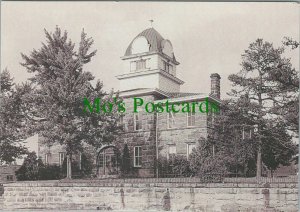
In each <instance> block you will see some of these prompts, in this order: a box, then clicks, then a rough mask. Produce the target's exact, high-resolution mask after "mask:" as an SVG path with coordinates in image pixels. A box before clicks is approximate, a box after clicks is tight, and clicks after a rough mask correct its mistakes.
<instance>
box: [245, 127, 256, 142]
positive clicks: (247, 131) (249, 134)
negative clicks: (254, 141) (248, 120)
mask: <svg viewBox="0 0 300 212" xmlns="http://www.w3.org/2000/svg"><path fill="white" fill-rule="evenodd" d="M252 131H253V129H252V128H251V127H243V128H242V139H243V140H245V139H251V138H252V134H253V132H252Z"/></svg>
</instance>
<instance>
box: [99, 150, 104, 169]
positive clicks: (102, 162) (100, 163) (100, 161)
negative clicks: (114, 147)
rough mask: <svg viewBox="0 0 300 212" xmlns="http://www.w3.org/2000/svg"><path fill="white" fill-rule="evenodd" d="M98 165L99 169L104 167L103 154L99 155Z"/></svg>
mask: <svg viewBox="0 0 300 212" xmlns="http://www.w3.org/2000/svg"><path fill="white" fill-rule="evenodd" d="M98 165H99V167H100V168H103V167H104V154H103V153H100V155H99V164H98Z"/></svg>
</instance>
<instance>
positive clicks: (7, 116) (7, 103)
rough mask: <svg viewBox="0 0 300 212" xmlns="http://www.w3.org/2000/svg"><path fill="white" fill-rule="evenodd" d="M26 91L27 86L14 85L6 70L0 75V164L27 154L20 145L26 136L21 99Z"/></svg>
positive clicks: (24, 148)
mask: <svg viewBox="0 0 300 212" xmlns="http://www.w3.org/2000/svg"><path fill="white" fill-rule="evenodd" d="M28 89H29V86H28V85H27V84H23V85H15V84H14V83H13V79H12V78H11V76H10V74H9V71H8V70H7V69H5V70H4V71H3V72H2V73H0V91H1V93H0V104H1V105H0V164H2V163H11V162H13V161H15V160H16V159H17V158H19V157H21V156H22V155H24V154H26V153H27V149H26V147H25V146H24V145H23V144H22V141H23V140H24V139H25V138H26V136H27V133H26V130H25V128H26V119H25V117H24V108H23V102H22V97H23V96H24V95H25V94H26V93H27V91H28Z"/></svg>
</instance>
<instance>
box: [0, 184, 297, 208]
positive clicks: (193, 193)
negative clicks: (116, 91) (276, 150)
mask: <svg viewBox="0 0 300 212" xmlns="http://www.w3.org/2000/svg"><path fill="white" fill-rule="evenodd" d="M146 182H147V181H146ZM3 196H4V204H3V208H4V209H7V210H12V209H27V210H28V209H55V210H68V209H81V210H90V209H94V210H95V209H97V208H98V209H103V210H110V209H112V210H127V211H137V210H139V211H141V210H152V211H163V210H171V211H183V210H185V211H207V212H210V211H252V212H254V211H257V212H258V211H298V188H297V184H296V183H276V184H268V183H265V184H258V183H255V184H241V183H207V184H204V183H151V182H150V183H100V182H95V183H93V182H87V181H86V182H77V183H62V182H57V181H52V182H49V181H48V182H20V183H12V184H5V185H4V195H3Z"/></svg>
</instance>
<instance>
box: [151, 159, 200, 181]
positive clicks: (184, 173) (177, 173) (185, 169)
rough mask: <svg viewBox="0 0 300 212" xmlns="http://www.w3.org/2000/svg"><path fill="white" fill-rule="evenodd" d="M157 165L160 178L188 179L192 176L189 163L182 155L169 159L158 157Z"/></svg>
mask: <svg viewBox="0 0 300 212" xmlns="http://www.w3.org/2000/svg"><path fill="white" fill-rule="evenodd" d="M157 165H158V170H159V176H160V177H190V176H193V175H194V173H193V172H192V171H191V169H190V165H189V161H188V160H187V159H186V157H185V156H182V155H175V156H173V157H171V158H170V159H167V158H166V157H160V158H159V160H158V163H157Z"/></svg>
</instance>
